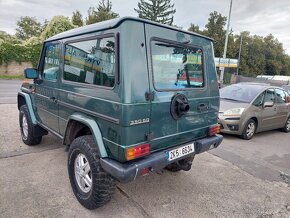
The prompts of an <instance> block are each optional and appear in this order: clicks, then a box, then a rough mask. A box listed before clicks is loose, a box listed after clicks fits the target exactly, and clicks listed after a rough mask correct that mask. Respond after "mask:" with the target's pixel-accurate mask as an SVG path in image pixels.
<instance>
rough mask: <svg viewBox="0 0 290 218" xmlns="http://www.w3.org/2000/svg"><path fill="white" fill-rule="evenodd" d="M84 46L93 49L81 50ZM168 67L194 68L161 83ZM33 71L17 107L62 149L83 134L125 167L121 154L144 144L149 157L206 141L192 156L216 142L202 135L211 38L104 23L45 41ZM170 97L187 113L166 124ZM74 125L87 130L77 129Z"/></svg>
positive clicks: (210, 101) (211, 76) (207, 117)
mask: <svg viewBox="0 0 290 218" xmlns="http://www.w3.org/2000/svg"><path fill="white" fill-rule="evenodd" d="M90 43H91V44H93V43H95V44H96V45H95V44H94V45H95V46H91V47H90V48H89V49H88V47H89V46H90V45H91V44H90ZM98 46H99V47H100V48H101V49H99V50H98ZM159 51H162V52H163V53H162V52H159ZM168 51H169V52H171V51H173V53H174V54H171V53H170V54H169V53H168V55H167V53H166V52H168ZM92 54H94V55H92ZM96 57H98V58H96ZM184 58H186V60H184ZM174 63H176V64H178V65H180V66H181V67H182V66H186V67H184V71H187V67H191V68H194V69H192V70H191V71H192V73H189V74H188V73H184V72H183V70H182V69H181V70H180V71H178V72H179V74H180V76H176V74H177V73H178V72H173V73H172V74H168V75H169V76H172V75H174V76H172V78H169V77H167V76H168V75H167V74H166V73H167V72H165V71H166V70H167V71H168V72H169V71H171V70H172V71H173V69H175V67H174V66H173V65H174ZM171 65H172V66H171ZM176 69H177V68H176ZM196 69H197V71H198V72H197V73H196ZM178 70H179V68H178ZM37 72H38V76H37V78H36V79H34V82H32V83H30V84H25V85H23V86H22V89H21V92H19V94H18V107H19V108H20V106H21V105H22V104H27V105H28V109H29V112H30V116H31V118H32V122H33V124H34V125H39V126H41V127H42V128H44V129H46V130H48V131H49V132H52V133H54V134H55V135H57V136H59V137H60V138H61V139H62V140H63V143H64V144H66V145H69V144H70V143H71V142H72V140H73V139H74V138H75V137H77V136H80V135H82V134H85V133H87V132H90V134H92V135H93V136H94V139H95V141H96V146H97V147H98V151H99V154H100V157H101V158H102V159H103V160H112V161H113V162H110V163H114V164H115V163H118V164H120V166H121V165H122V163H124V164H128V161H127V158H126V151H127V149H128V148H130V147H134V146H136V145H139V144H146V143H149V144H150V155H149V156H148V158H149V157H150V156H152V155H154V154H157V153H158V152H162V151H165V150H166V149H167V150H168V149H170V148H174V147H177V146H180V145H183V144H186V143H190V142H196V141H198V140H201V141H202V140H209V141H208V142H207V147H206V148H203V147H200V148H198V147H196V152H195V153H196V154H197V153H201V152H203V151H206V150H208V149H210V148H213V147H212V146H211V147H210V145H214V147H217V146H218V145H219V144H220V143H221V141H222V137H221V136H219V135H213V136H210V135H209V129H210V127H211V126H213V125H215V124H216V123H217V117H218V111H219V89H218V82H217V75H216V68H215V63H214V54H213V45H212V40H211V39H209V38H206V37H204V36H201V35H198V34H194V33H190V32H186V31H183V30H179V29H176V28H173V27H169V26H163V25H159V24H156V23H153V22H150V21H145V20H141V19H136V18H122V19H115V20H110V21H106V22H102V23H99V24H94V25H90V26H86V27H81V28H78V29H75V30H71V31H67V32H65V33H61V34H58V35H56V36H53V37H52V38H49V39H48V40H46V41H45V42H44V46H43V50H42V55H41V57H40V62H39V66H38V69H37ZM104 72H105V73H104ZM157 72H158V75H157ZM159 72H160V73H159ZM164 72H165V73H164ZM162 73H164V75H163V74H162ZM104 74H106V75H104ZM196 74H198V76H197V77H196V78H189V76H188V75H196ZM83 75H84V76H83ZM185 75H186V76H185ZM162 76H163V77H162ZM174 77H175V78H174ZM105 80H106V82H104V81H105ZM174 80H176V81H175V82H173V81H174ZM177 94H179V95H182V96H185V97H186V98H187V104H188V106H189V110H188V111H186V114H184V115H183V116H181V117H179V118H174V117H173V115H172V113H173V112H172V110H173V109H172V99H173V98H174V96H176V95H177ZM76 123H81V124H82V127H83V126H85V127H87V128H85V129H82V130H79V131H78V127H77V125H76ZM74 131H75V132H76V133H75V134H74V133H73V132H74ZM201 144H202V143H201ZM196 146H197V145H196ZM201 146H203V145H201ZM143 159H144V158H143ZM143 159H142V158H141V159H140V160H139V161H141V162H142V160H143ZM145 159H146V158H145ZM168 164H169V163H168ZM122 166H123V167H124V166H125V165H122ZM104 168H105V170H107V171H109V172H110V173H111V174H114V172H113V171H110V169H109V168H108V167H104ZM124 168H126V167H124ZM115 177H117V176H115Z"/></svg>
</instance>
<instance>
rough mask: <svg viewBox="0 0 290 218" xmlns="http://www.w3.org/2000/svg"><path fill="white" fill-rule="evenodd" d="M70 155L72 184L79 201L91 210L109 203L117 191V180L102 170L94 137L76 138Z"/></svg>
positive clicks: (69, 164)
mask: <svg viewBox="0 0 290 218" xmlns="http://www.w3.org/2000/svg"><path fill="white" fill-rule="evenodd" d="M68 155H69V156H68V173H69V178H70V183H71V186H72V189H73V192H74V194H75V196H76V198H77V199H78V201H79V202H80V203H81V204H82V205H83V206H84V207H85V208H87V209H90V210H92V209H95V208H98V207H100V206H102V205H104V204H106V203H107V202H109V201H110V200H111V197H112V195H113V193H114V191H115V180H114V179H113V178H112V177H111V176H110V175H109V174H108V173H106V172H105V171H104V170H103V169H102V167H101V164H100V158H99V154H98V150H97V148H96V144H95V141H94V139H93V137H92V136H91V135H87V136H81V137H78V138H76V139H75V140H74V141H73V142H72V144H71V146H70V149H69V154H68Z"/></svg>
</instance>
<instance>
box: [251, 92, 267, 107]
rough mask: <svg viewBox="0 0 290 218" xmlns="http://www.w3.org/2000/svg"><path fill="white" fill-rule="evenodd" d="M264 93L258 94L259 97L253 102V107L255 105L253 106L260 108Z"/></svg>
mask: <svg viewBox="0 0 290 218" xmlns="http://www.w3.org/2000/svg"><path fill="white" fill-rule="evenodd" d="M265 93H266V92H263V93H262V94H260V95H259V96H258V97H257V98H256V100H255V101H254V102H253V105H255V106H262V105H263V103H264V97H265Z"/></svg>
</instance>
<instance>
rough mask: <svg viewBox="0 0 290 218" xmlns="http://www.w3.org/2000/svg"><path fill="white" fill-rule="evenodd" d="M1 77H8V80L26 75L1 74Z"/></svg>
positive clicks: (22, 77)
mask: <svg viewBox="0 0 290 218" xmlns="http://www.w3.org/2000/svg"><path fill="white" fill-rule="evenodd" d="M0 79H6V80H11V79H21V80H22V79H24V75H0Z"/></svg>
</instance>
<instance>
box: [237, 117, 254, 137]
mask: <svg viewBox="0 0 290 218" xmlns="http://www.w3.org/2000/svg"><path fill="white" fill-rule="evenodd" d="M256 129H257V124H256V122H255V121H254V120H253V119H249V120H248V122H247V124H246V125H245V128H244V130H243V133H242V135H241V137H242V138H243V139H246V140H250V139H251V138H253V136H254V134H255V132H256Z"/></svg>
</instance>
